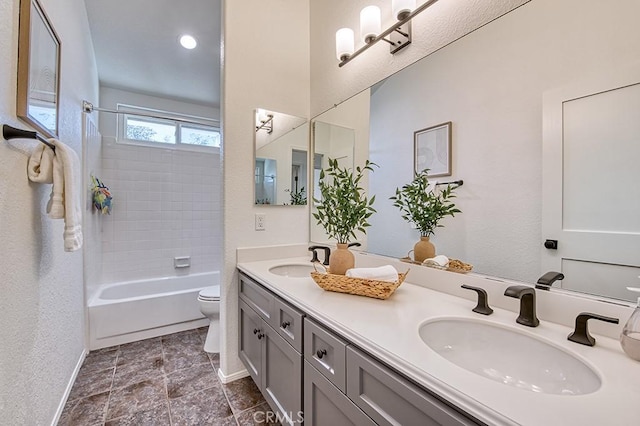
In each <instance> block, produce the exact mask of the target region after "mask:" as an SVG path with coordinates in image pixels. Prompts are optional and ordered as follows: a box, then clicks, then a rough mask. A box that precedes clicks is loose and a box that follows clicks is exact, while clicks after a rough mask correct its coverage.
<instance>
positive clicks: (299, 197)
mask: <svg viewBox="0 0 640 426" xmlns="http://www.w3.org/2000/svg"><path fill="white" fill-rule="evenodd" d="M284 191H285V192H290V194H289V196H290V197H291V201H290V204H291V205H292V206H304V205H306V204H307V195H306V193H305V191H304V186H303V187H302V188H300V190H299V191H292V190H290V189H285V190H284Z"/></svg>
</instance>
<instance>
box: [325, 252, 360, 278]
mask: <svg viewBox="0 0 640 426" xmlns="http://www.w3.org/2000/svg"><path fill="white" fill-rule="evenodd" d="M347 247H348V245H347V244H338V249H337V250H334V252H333V253H331V256H329V272H330V273H332V274H336V275H344V273H345V272H347V269H351V268H353V267H354V266H355V263H356V260H355V257H354V256H353V253H351V250H349V249H348V248H347Z"/></svg>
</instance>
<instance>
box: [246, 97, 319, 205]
mask: <svg viewBox="0 0 640 426" xmlns="http://www.w3.org/2000/svg"><path fill="white" fill-rule="evenodd" d="M255 120H256V121H255V156H254V170H255V173H254V183H255V185H254V188H255V192H254V195H255V198H254V199H255V204H260V205H265V206H266V205H269V206H296V205H298V206H300V205H306V204H307V176H308V167H307V157H308V152H309V151H308V150H309V124H308V122H307V119H306V118H302V117H296V116H293V115H289V114H283V113H281V112H276V111H269V110H265V109H262V108H258V109H256V119H255Z"/></svg>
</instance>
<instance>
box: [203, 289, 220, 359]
mask: <svg viewBox="0 0 640 426" xmlns="http://www.w3.org/2000/svg"><path fill="white" fill-rule="evenodd" d="M198 304H199V305H200V312H202V314H203V315H204V316H206V317H207V318H209V321H210V323H209V332H208V333H207V340H206V341H205V343H204V350H205V352H211V353H217V352H220V286H217V285H215V286H211V287H206V288H203V289H202V290H200V293H199V294H198Z"/></svg>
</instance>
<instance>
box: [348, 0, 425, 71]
mask: <svg viewBox="0 0 640 426" xmlns="http://www.w3.org/2000/svg"><path fill="white" fill-rule="evenodd" d="M436 1H438V0H426V1H425V2H424V3H422V4H421V5H420V6H418V7H416V0H391V10H392V11H393V14H394V16H395V17H396V18H397V21H396V22H395V23H394V24H393V25H391V26H390V27H389V28H387V29H386V30H384V31H381V21H382V19H381V17H380V8H379V7H377V6H367V7H365V8H364V9H362V11H361V12H360V36H361V38H362V40H363V41H364V43H365V44H364V46H362V47H361V48H360V49H358V50H356V51H355V52H354V49H355V43H354V34H353V30H351V29H349V28H341V29H339V30H338V31H337V32H336V56H337V58H338V60H339V61H340V63H339V64H338V66H340V67H341V66H343V65H345V64H346V63H347V62H349V61H351V60H352V59H353V58H355V57H356V56H358V55H360V54H361V53H362V52H364V51H365V50H367V49H368V48H370V47H371V46H373V45H374V44H376V43H377V42H379V41H380V40H384V41H386V42H387V43H389V44H390V49H389V50H390V52H391V53H396V52H398V51H399V50H401V49H403V48H405V47H406V46H408V45H409V44H411V20H412V19H413V17H414V16H416V15H417V14H419V13H420V12H422V11H423V10H425V9H426V8H428V7H429V6H431V5H433V4H434V3H435V2H436ZM387 36H388V37H389V38H385V37H387Z"/></svg>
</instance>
